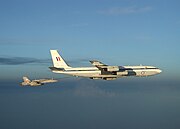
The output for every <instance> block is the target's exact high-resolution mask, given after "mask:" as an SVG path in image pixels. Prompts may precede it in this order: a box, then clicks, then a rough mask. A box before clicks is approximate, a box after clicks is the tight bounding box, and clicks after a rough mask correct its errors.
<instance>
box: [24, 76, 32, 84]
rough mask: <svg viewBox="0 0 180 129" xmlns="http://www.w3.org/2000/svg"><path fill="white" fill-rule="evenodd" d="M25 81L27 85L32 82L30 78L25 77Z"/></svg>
mask: <svg viewBox="0 0 180 129" xmlns="http://www.w3.org/2000/svg"><path fill="white" fill-rule="evenodd" d="M23 81H24V82H25V83H30V82H31V80H29V79H28V77H23Z"/></svg>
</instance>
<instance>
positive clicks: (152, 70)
mask: <svg viewBox="0 0 180 129" xmlns="http://www.w3.org/2000/svg"><path fill="white" fill-rule="evenodd" d="M119 68H120V70H119V71H116V72H114V74H112V72H108V71H105V72H103V71H102V70H99V69H98V68H97V67H77V68H71V67H70V68H66V69H64V70H52V71H53V72H55V73H61V74H68V75H73V76H81V77H89V78H119V77H123V76H150V75H155V74H159V73H160V72H161V70H160V69H158V68H156V67H153V66H119Z"/></svg>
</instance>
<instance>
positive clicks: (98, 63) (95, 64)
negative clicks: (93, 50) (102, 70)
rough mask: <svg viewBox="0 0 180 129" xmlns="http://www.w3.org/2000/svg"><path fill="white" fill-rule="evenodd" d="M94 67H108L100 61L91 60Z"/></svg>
mask: <svg viewBox="0 0 180 129" xmlns="http://www.w3.org/2000/svg"><path fill="white" fill-rule="evenodd" d="M90 62H91V64H92V65H94V66H96V67H100V66H107V65H106V64H104V63H102V62H100V61H98V60H91V61H90Z"/></svg>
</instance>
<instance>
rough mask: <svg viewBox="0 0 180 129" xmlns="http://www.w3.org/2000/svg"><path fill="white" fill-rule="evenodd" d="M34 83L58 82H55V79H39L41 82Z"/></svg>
mask: <svg viewBox="0 0 180 129" xmlns="http://www.w3.org/2000/svg"><path fill="white" fill-rule="evenodd" d="M34 81H35V82H37V83H41V84H44V83H52V82H57V80H54V79H39V80H34Z"/></svg>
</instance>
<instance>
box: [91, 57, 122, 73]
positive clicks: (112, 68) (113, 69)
mask: <svg viewBox="0 0 180 129" xmlns="http://www.w3.org/2000/svg"><path fill="white" fill-rule="evenodd" d="M90 62H91V64H92V65H94V66H96V67H97V68H98V69H99V70H101V71H108V72H117V71H119V66H109V65H106V64H104V63H102V62H100V61H97V60H93V61H90Z"/></svg>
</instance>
